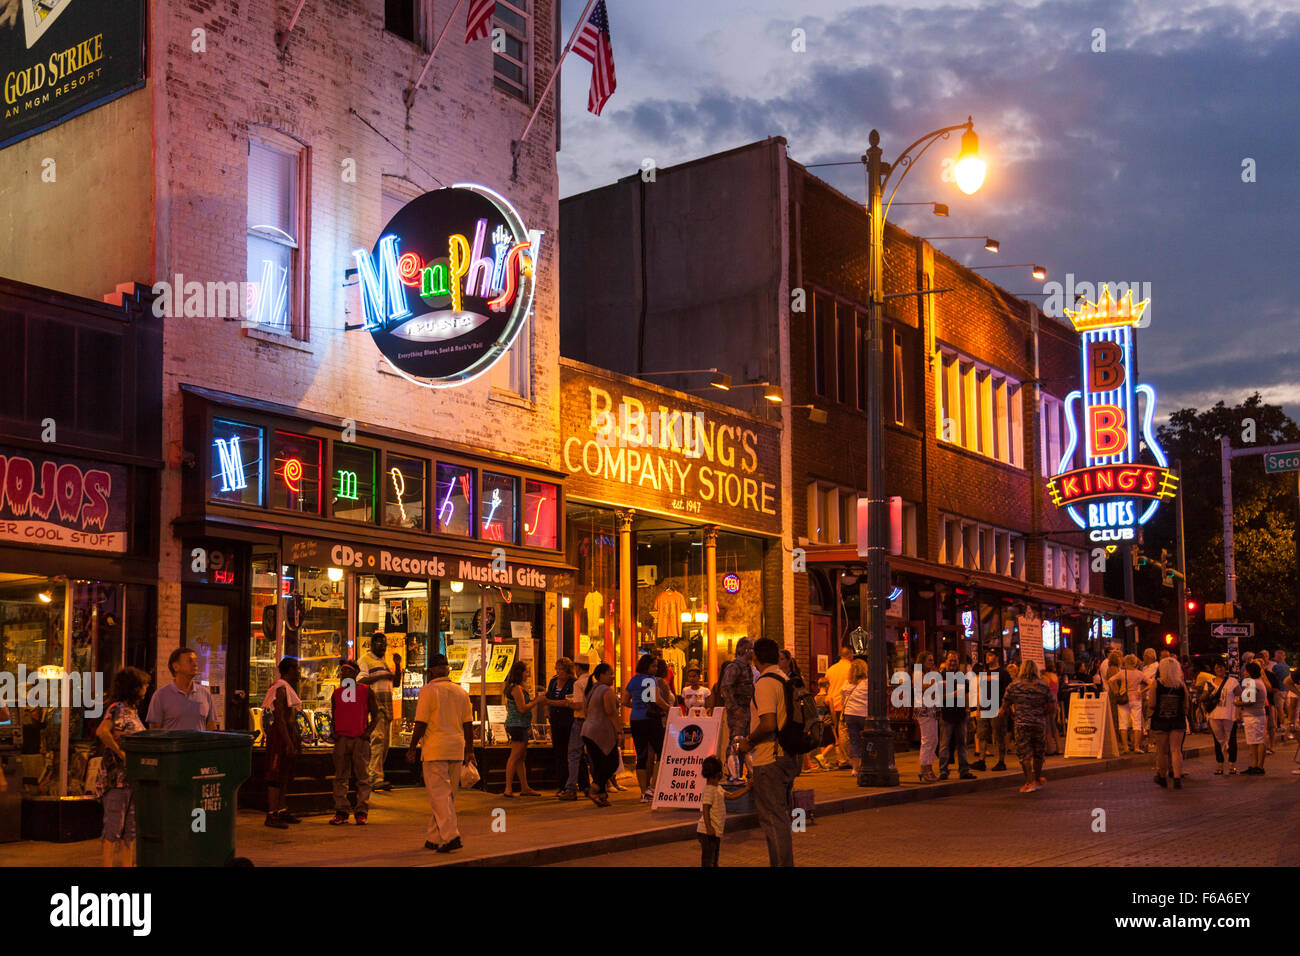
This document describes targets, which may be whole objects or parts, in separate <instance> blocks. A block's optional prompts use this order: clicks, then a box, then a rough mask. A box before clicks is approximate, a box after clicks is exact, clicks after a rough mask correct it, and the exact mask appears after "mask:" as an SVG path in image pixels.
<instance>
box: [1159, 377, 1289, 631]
mask: <svg viewBox="0 0 1300 956" xmlns="http://www.w3.org/2000/svg"><path fill="white" fill-rule="evenodd" d="M1251 422H1253V425H1252V424H1251ZM1156 434H1157V438H1158V440H1159V442H1160V445H1161V447H1162V448H1163V449H1164V452H1165V455H1166V456H1167V457H1168V459H1169V463H1170V465H1173V463H1174V462H1176V461H1181V463H1182V470H1183V480H1182V484H1181V486H1180V489H1179V494H1181V495H1183V523H1184V533H1185V535H1186V549H1187V591H1188V594H1189V595H1191V596H1193V597H1195V598H1196V600H1197V602H1198V603H1201V604H1203V603H1204V602H1205V601H1222V600H1224V578H1223V490H1222V480H1221V477H1220V466H1219V461H1220V454H1219V436H1220V435H1227V436H1228V438H1229V439H1230V440H1231V442H1232V445H1233V447H1234V448H1249V447H1251V444H1254V445H1256V446H1260V445H1279V444H1287V443H1291V442H1300V426H1297V424H1296V423H1295V422H1294V421H1292V420H1291V418H1289V417H1288V416H1287V415H1286V413H1285V412H1283V411H1282V409H1281V407H1280V406H1277V405H1269V404H1266V403H1265V402H1264V401H1263V400H1262V399H1261V397H1260V395H1259V393H1258V392H1256V393H1255V394H1254V395H1252V396H1250V398H1248V399H1246V401H1245V402H1243V403H1241V404H1240V405H1235V406H1232V407H1229V406H1227V405H1225V404H1224V403H1223V402H1222V401H1220V402H1218V403H1217V404H1216V405H1214V407H1213V408H1209V409H1206V410H1205V411H1198V410H1197V409H1195V408H1183V409H1179V410H1178V411H1176V412H1174V413H1173V414H1172V415H1170V416H1169V422H1168V424H1165V425H1162V426H1160V427H1159V428H1158V429H1157V431H1156ZM1251 437H1253V438H1254V442H1253V443H1248V442H1246V441H1244V440H1243V439H1246V438H1251ZM1232 509H1233V522H1232V528H1233V541H1234V551H1235V552H1236V570H1237V619H1238V620H1244V621H1252V622H1254V624H1255V635H1256V636H1255V639H1254V641H1253V642H1247V643H1245V644H1244V645H1243V649H1245V650H1249V649H1252V647H1253V648H1254V649H1258V648H1261V647H1267V648H1269V649H1272V648H1274V647H1277V646H1278V645H1283V646H1286V647H1288V648H1292V649H1294V648H1296V647H1297V646H1298V645H1300V626H1298V625H1297V591H1296V551H1297V540H1296V525H1297V518H1296V509H1297V490H1296V476H1295V475H1294V474H1283V475H1267V474H1265V473H1264V463H1263V458H1262V456H1259V457H1250V458H1245V459H1237V460H1236V461H1234V463H1233V467H1232ZM1175 515H1176V512H1175V509H1174V508H1173V507H1172V505H1165V506H1162V507H1161V508H1160V510H1159V511H1158V512H1157V513H1156V516H1155V518H1154V519H1153V520H1152V521H1151V522H1150V524H1148V525H1147V526H1146V528H1145V529H1144V531H1143V538H1144V550H1145V552H1146V553H1147V554H1157V555H1158V554H1159V553H1160V549H1161V548H1168V549H1169V553H1170V555H1171V557H1172V556H1173V555H1175V553H1176V552H1175V542H1176V540H1177V539H1176V523H1175V522H1176V517H1175ZM1160 590H1161V588H1160V581H1159V577H1158V575H1155V574H1150V575H1143V574H1141V573H1139V575H1138V580H1137V597H1138V600H1139V602H1140V603H1143V604H1147V605H1148V606H1149V607H1159V606H1160V605H1161V604H1164V603H1166V602H1172V594H1173V592H1172V591H1170V590H1167V589H1165V590H1164V591H1163V596H1162V595H1161V594H1159V593H1157V592H1159V591H1160ZM1198 617H1199V615H1198ZM1188 640H1189V643H1190V644H1191V645H1192V648H1191V649H1192V650H1195V651H1206V650H1208V651H1209V652H1211V653H1214V652H1216V651H1220V650H1222V649H1223V648H1222V646H1221V645H1220V644H1218V643H1214V642H1212V641H1211V639H1210V638H1209V628H1208V626H1207V625H1205V624H1204V623H1193V624H1191V626H1190V627H1189V637H1188Z"/></svg>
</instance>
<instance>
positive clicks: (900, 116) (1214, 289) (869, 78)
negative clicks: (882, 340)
mask: <svg viewBox="0 0 1300 956" xmlns="http://www.w3.org/2000/svg"><path fill="white" fill-rule="evenodd" d="M608 6H609V17H610V26H611V31H612V34H613V40H614V51H615V57H616V63H617V70H618V91H617V93H616V94H615V96H614V98H613V99H612V100H610V102H609V104H608V105H607V106H606V108H605V111H604V114H603V116H601V117H600V118H597V117H594V116H591V115H589V114H588V113H587V112H586V97H587V78H588V76H587V70H588V68H587V66H586V64H585V63H583V62H582V61H579V60H577V59H576V58H575V59H574V60H573V61H571V62H569V63H568V64H566V67H565V70H564V86H563V98H564V139H563V150H562V152H561V153H560V156H559V163H560V187H561V195H569V194H572V193H575V192H581V191H583V190H585V189H589V188H592V187H594V186H599V185H603V184H605V183H609V182H612V181H614V180H615V179H617V178H619V177H621V176H626V175H629V174H631V173H633V172H635V171H636V170H637V169H639V168H640V166H641V163H642V161H643V160H644V159H646V158H650V159H653V161H654V162H655V164H656V165H657V166H659V167H665V166H671V165H674V164H677V163H681V162H685V161H687V160H690V159H694V158H697V157H699V156H703V155H707V154H709V153H713V152H718V151H721V150H725V149H730V148H732V147H735V146H738V145H741V144H743V143H747V142H752V141H754V140H757V139H762V138H763V137H766V136H770V135H780V136H784V137H786V138H787V140H788V141H789V151H790V155H791V156H792V157H793V158H794V159H796V160H798V161H799V162H803V163H823V162H835V161H843V160H854V159H856V158H857V157H858V156H859V155H861V153H862V151H863V149H864V148H865V146H866V141H867V134H868V133H869V132H870V130H871V129H872V128H873V127H875V128H878V129H879V130H880V132H881V137H882V145H883V146H884V148H885V155H886V159H893V158H894V156H895V155H896V154H897V153H898V152H899V151H900V150H901V149H902V148H903V147H905V146H906V145H907V144H908V143H910V142H911V141H912V140H914V139H916V138H917V137H918V136H920V135H922V134H923V133H926V132H928V131H929V130H931V129H934V128H936V127H939V126H946V125H950V124H955V123H960V122H962V121H964V120H965V118H966V116H967V114H971V115H973V116H974V119H975V124H976V130H977V132H978V133H979V134H980V146H981V151H982V152H983V154H984V156H985V158H986V159H987V160H988V161H989V174H988V179H987V181H986V183H985V186H984V188H983V189H982V190H981V191H980V192H979V193H977V194H976V195H975V196H973V197H966V196H963V195H962V194H961V193H959V192H958V191H957V190H956V188H955V187H954V186H953V185H952V184H951V183H945V182H943V181H942V180H941V173H942V160H943V158H944V157H945V156H948V155H955V154H956V151H957V141H956V137H954V139H953V140H951V141H950V142H948V143H940V144H938V145H936V146H935V147H934V148H933V149H932V150H930V152H929V153H927V154H926V156H925V157H924V158H923V159H922V160H921V161H920V162H919V163H918V164H917V166H916V169H915V170H914V171H913V172H911V173H910V174H909V176H908V178H907V180H906V182H905V183H904V185H903V188H902V190H901V191H900V193H899V197H898V198H899V200H900V201H901V200H938V201H941V202H946V203H948V204H949V206H950V207H951V210H952V213H951V217H950V218H948V219H946V220H944V219H936V218H934V217H933V216H932V215H931V214H930V212H929V210H928V209H926V207H923V206H922V207H918V206H909V207H899V208H896V209H895V210H894V211H893V212H892V213H891V217H890V218H891V219H892V220H893V221H895V222H897V223H898V224H900V225H902V226H903V227H904V228H906V229H908V230H910V231H912V232H914V233H916V234H919V235H927V234H935V233H939V234H953V233H961V234H966V233H970V234H980V235H984V234H988V235H991V236H994V237H996V238H998V239H999V240H1001V243H1002V251H1001V253H1000V254H999V255H997V256H994V255H991V254H989V253H987V252H985V251H984V250H983V249H982V248H981V247H980V244H978V243H972V242H941V243H937V245H939V246H940V248H943V249H944V251H945V252H947V253H948V254H950V255H953V256H955V257H957V258H959V259H960V260H962V261H964V262H966V263H967V264H968V265H984V264H996V263H998V262H1007V263H1013V262H1037V263H1042V264H1043V265H1045V266H1046V267H1047V268H1048V270H1049V278H1050V279H1058V280H1064V279H1065V276H1066V274H1067V273H1073V274H1074V276H1075V279H1076V281H1084V280H1086V281H1091V282H1096V281H1099V280H1101V281H1116V282H1119V281H1123V282H1149V283H1151V293H1152V299H1153V302H1152V324H1151V326H1150V328H1149V329H1147V330H1144V331H1143V332H1142V333H1141V335H1140V338H1139V347H1140V358H1141V364H1142V370H1143V377H1144V378H1145V379H1147V380H1149V381H1151V382H1152V383H1153V384H1154V385H1155V386H1156V387H1157V390H1158V391H1159V392H1160V406H1161V407H1160V412H1161V414H1162V417H1163V415H1165V414H1168V412H1169V411H1170V410H1172V409H1174V408H1177V407H1181V406H1183V405H1194V406H1198V407H1204V406H1207V405H1209V404H1212V403H1213V402H1214V401H1216V400H1217V399H1219V398H1223V399H1225V400H1227V401H1228V402H1229V403H1235V402H1238V401H1241V400H1242V399H1244V398H1245V397H1246V396H1247V395H1248V394H1250V393H1251V392H1253V391H1255V390H1259V391H1260V392H1262V393H1263V395H1264V397H1265V399H1266V400H1269V401H1273V402H1280V403H1283V404H1284V405H1286V406H1287V410H1288V412H1289V413H1290V414H1291V415H1292V416H1293V417H1295V416H1297V415H1300V372H1298V371H1297V370H1300V306H1298V305H1297V302H1300V268H1298V267H1297V258H1298V257H1300V241H1297V239H1296V234H1297V230H1298V229H1300V3H1297V2H1280V0H1243V2H1240V3H1202V4H1198V3H1196V2H1186V3H1184V2H1152V0H1141V2H1123V0H1084V2H1049V3H1042V4H1038V5H1034V6H1030V5H1021V4H1015V3H1004V2H999V3H983V4H973V3H966V4H963V3H956V4H935V3H926V2H921V3H913V4H896V5H861V4H855V3H848V2H841V0H806V2H803V3H791V2H789V0H786V2H781V0H696V2H689V3H688V2H685V0H656V2H654V3H643V2H638V0H610V2H609V3H608ZM581 7H582V4H581V3H579V2H577V0H569V2H568V3H566V4H565V14H566V18H567V19H566V22H565V29H566V36H567V30H568V29H570V28H571V27H572V24H573V20H574V19H575V18H576V17H577V15H578V13H579V12H580V10H581ZM797 31H802V33H799V32H797ZM1098 31H1104V35H1103V34H1102V33H1100V32H1098ZM800 37H802V38H803V44H804V46H805V50H804V52H795V51H794V50H793V49H792V46H793V45H798V43H797V41H798V40H799V39H800ZM1102 42H1104V45H1105V52H1094V48H1095V47H1100V45H1101V43H1102ZM1247 159H1250V160H1254V176H1255V180H1256V181H1255V182H1251V183H1248V182H1243V181H1242V176H1243V162H1244V161H1246V160H1247ZM815 172H816V173H817V174H818V175H821V176H822V177H823V178H825V179H826V180H827V181H829V182H831V183H832V184H834V185H835V186H836V187H838V188H839V189H841V190H843V191H844V192H846V193H848V194H849V195H851V196H854V197H857V198H862V197H863V196H864V193H865V184H864V181H863V174H862V170H861V168H860V167H857V166H840V167H828V168H824V169H820V170H815ZM990 277H992V278H994V279H995V280H996V281H998V282H999V284H1000V285H1002V286H1003V287H1004V288H1006V289H1008V290H1010V291H1012V292H1020V293H1026V292H1032V291H1039V290H1041V289H1042V283H1040V282H1035V281H1034V280H1033V279H1032V278H1031V277H1030V276H1029V275H1028V272H1027V270H1026V272H1025V274H1024V275H1023V276H1021V275H1019V273H1018V270H998V271H997V272H994V273H990ZM1035 300H1036V301H1041V297H1035Z"/></svg>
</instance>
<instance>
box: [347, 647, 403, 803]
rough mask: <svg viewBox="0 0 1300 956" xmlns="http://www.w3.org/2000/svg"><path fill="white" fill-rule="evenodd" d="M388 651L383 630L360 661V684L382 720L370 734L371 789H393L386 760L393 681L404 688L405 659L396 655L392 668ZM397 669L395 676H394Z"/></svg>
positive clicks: (391, 712)
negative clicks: (386, 777) (376, 707)
mask: <svg viewBox="0 0 1300 956" xmlns="http://www.w3.org/2000/svg"><path fill="white" fill-rule="evenodd" d="M387 650H388V638H387V637H386V636H385V635H384V633H383V631H376V632H375V633H374V634H373V635H371V638H370V650H369V651H367V652H366V653H365V654H362V655H361V659H360V660H359V661H357V663H358V664H359V665H360V668H361V683H363V684H366V685H367V686H369V688H370V692H371V693H372V694H374V695H375V703H376V704H378V705H379V721H378V722H377V723H376V724H375V729H374V730H373V731H371V733H370V788H371V789H372V790H392V789H393V785H392V784H391V783H389V782H388V781H387V780H385V779H384V760H385V759H386V758H387V757H388V740H389V735H390V733H391V731H390V730H389V728H390V727H391V726H392V723H393V682H394V681H396V682H397V686H398V687H401V686H402V683H401V681H402V658H401V657H400V656H399V655H397V654H394V655H393V667H391V668H390V667H389V666H388V662H387V661H385V660H384V652H385V651H387ZM394 670H396V673H394Z"/></svg>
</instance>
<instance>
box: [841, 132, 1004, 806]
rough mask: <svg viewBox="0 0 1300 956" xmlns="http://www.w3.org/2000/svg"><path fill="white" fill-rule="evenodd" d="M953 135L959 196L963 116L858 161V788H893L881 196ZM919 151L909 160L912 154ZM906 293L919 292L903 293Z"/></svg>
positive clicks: (974, 183) (972, 174)
mask: <svg viewBox="0 0 1300 956" xmlns="http://www.w3.org/2000/svg"><path fill="white" fill-rule="evenodd" d="M957 130H964V132H963V133H962V137H961V152H960V153H959V154H958V156H957V162H956V164H955V166H954V167H953V178H954V179H955V180H956V182H957V186H958V188H959V189H961V191H962V192H964V193H966V194H967V195H970V194H971V193H973V192H975V191H976V190H977V189H979V188H980V186H981V185H982V184H983V182H984V172H985V164H984V161H983V160H982V159H980V158H979V139H978V137H977V136H976V135H975V129H974V123H973V122H972V120H971V118H970V117H967V118H966V122H965V123H963V124H961V125H959V126H945V127H944V128H943V129H937V130H935V131H934V132H932V133H927V134H926V135H924V136H922V137H921V138H920V139H918V140H917V141H916V142H915V143H913V144H912V145H911V146H909V147H907V149H905V150H903V152H902V153H901V154H900V155H899V157H898V159H896V160H894V162H893V163H891V164H885V163H882V162H881V161H880V157H881V150H880V133H879V132H878V131H877V130H874V129H873V130H872V131H871V139H870V143H871V146H870V148H869V149H868V150H867V154H866V155H865V156H863V157H862V161H863V163H865V164H866V167H867V216H868V220H869V222H870V225H871V242H870V266H869V269H868V273H867V290H868V294H869V297H870V316H871V353H870V356H871V357H870V363H871V365H870V372H869V374H868V378H867V381H868V384H869V386H870V392H869V393H868V400H867V409H868V413H867V422H868V425H867V456H868V462H869V468H868V471H867V522H868V524H867V590H868V594H867V595H865V597H866V598H867V600H865V601H863V603H862V612H863V613H864V614H866V615H869V618H868V624H867V633H868V634H869V635H870V645H869V647H870V650H869V657H870V662H869V665H868V668H869V673H868V678H867V680H868V683H867V687H868V692H869V695H870V700H869V704H868V709H869V710H870V713H871V716H870V718H868V720H867V727H866V731H865V733H864V734H863V741H862V745H863V753H862V764H861V768H860V769H859V771H858V786H860V787H896V786H898V768H897V766H896V765H895V763H894V735H893V732H892V731H891V730H890V729H889V711H888V704H889V673H888V668H887V667H886V665H885V653H886V651H885V607H886V600H887V597H888V594H889V590H890V589H889V564H888V561H887V559H886V555H887V553H888V552H887V550H886V549H887V548H888V546H889V533H888V529H887V528H886V521H887V520H888V512H887V510H886V507H885V505H886V502H885V459H884V454H883V449H882V448H881V435H882V429H881V406H882V403H883V401H884V388H883V381H882V379H883V376H884V370H885V352H884V341H883V340H884V306H885V289H884V281H883V278H884V272H885V216H886V215H887V214H888V211H889V206H888V204H887V203H886V204H885V205H884V208H882V205H881V203H882V197H883V195H884V192H885V188H886V187H887V186H888V185H889V180H890V177H891V176H893V174H894V173H895V172H898V171H900V170H901V173H900V175H899V177H898V182H896V183H895V184H894V190H893V192H891V193H890V194H889V200H890V202H892V201H893V198H894V196H895V195H897V193H898V187H899V186H900V185H901V184H902V182H903V179H904V178H906V176H907V173H908V171H909V170H910V169H911V168H912V165H913V164H914V163H915V162H916V160H918V159H920V158H921V156H922V155H923V154H924V153H925V151H926V150H927V149H929V148H930V147H931V146H932V145H934V143H936V142H937V141H938V140H940V139H947V138H948V137H949V135H950V134H952V133H954V132H956V131H957ZM918 146H919V147H920V149H919V150H918V151H917V153H916V154H915V155H913V154H912V150H914V149H917V147H918ZM910 294H924V292H921V293H910Z"/></svg>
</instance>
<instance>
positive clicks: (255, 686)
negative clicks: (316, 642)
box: [248, 553, 288, 744]
mask: <svg viewBox="0 0 1300 956" xmlns="http://www.w3.org/2000/svg"><path fill="white" fill-rule="evenodd" d="M279 569H280V565H279V562H278V560H277V556H276V555H275V554H274V553H271V554H267V553H255V554H254V556H253V560H252V562H251V563H250V571H251V573H250V576H249V577H250V587H251V590H252V595H251V600H250V602H249V607H250V609H251V612H252V613H251V620H250V622H249V649H248V703H249V706H250V708H253V717H254V718H257V717H260V715H261V708H262V701H263V700H264V699H265V698H266V692H267V691H268V690H270V689H271V685H272V684H274V683H275V681H276V678H277V677H278V676H279V671H278V670H277V665H278V664H279V661H280V657H281V656H282V653H281V649H280V646H279V641H278V638H279V631H278V628H277V624H276V613H277V608H278V607H279V605H280V574H279ZM287 583H288V582H287V581H286V584H287ZM249 726H250V727H251V728H252V729H253V730H255V731H257V732H258V737H257V738H256V739H255V740H254V743H256V744H264V743H266V741H265V740H264V739H262V737H261V722H260V720H257V719H254V720H253V721H252V722H251V723H250V724H249Z"/></svg>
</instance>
